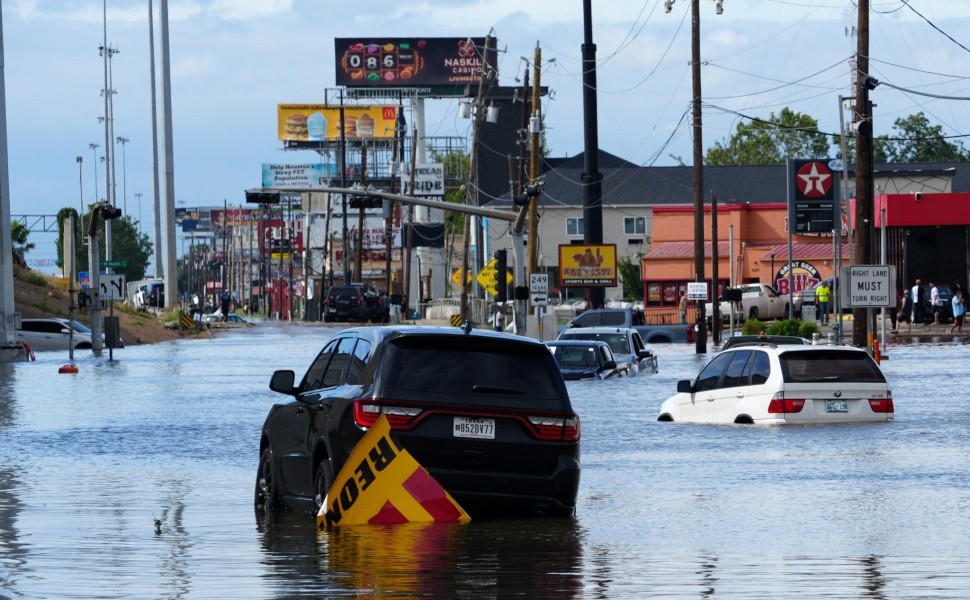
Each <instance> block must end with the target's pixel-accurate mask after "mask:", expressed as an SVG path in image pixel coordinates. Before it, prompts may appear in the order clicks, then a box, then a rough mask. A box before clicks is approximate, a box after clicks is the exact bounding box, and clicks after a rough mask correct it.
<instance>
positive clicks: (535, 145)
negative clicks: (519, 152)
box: [498, 43, 542, 314]
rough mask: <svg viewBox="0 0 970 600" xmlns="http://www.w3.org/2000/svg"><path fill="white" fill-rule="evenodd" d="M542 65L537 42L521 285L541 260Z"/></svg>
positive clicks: (501, 275) (501, 274)
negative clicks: (524, 265)
mask: <svg viewBox="0 0 970 600" xmlns="http://www.w3.org/2000/svg"><path fill="white" fill-rule="evenodd" d="M541 65H542V50H541V49H540V48H539V44H538V43H536V49H535V60H534V63H533V65H532V68H533V73H534V76H533V78H532V79H533V81H532V118H531V119H529V133H530V134H531V136H530V137H531V140H530V142H531V143H530V146H529V188H530V191H533V193H531V194H526V195H527V196H528V198H529V237H528V242H527V245H528V252H529V269H528V271H527V272H526V277H527V278H526V279H525V280H523V282H522V283H521V284H520V285H524V284H525V283H527V282H528V281H529V280H528V276H529V275H531V274H532V273H535V272H536V269H537V263H538V260H539V244H538V241H539V193H538V190H539V181H538V179H539V155H540V153H541V150H542V149H541V148H540V146H539V142H540V137H539V132H540V130H541V123H542V117H541V114H540V108H541V104H540V100H541V96H540V89H539V76H540V73H541ZM498 276H499V277H505V274H504V273H499V274H498ZM528 310H529V313H530V314H532V313H533V312H534V311H535V307H534V306H532V304H531V303H530V304H529V308H528Z"/></svg>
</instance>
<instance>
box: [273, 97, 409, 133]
mask: <svg viewBox="0 0 970 600" xmlns="http://www.w3.org/2000/svg"><path fill="white" fill-rule="evenodd" d="M343 112H344V118H343V130H344V131H345V137H346V139H348V140H358V139H394V126H395V124H396V122H397V107H396V106H345V107H344V109H343ZM276 121H277V131H278V133H279V139H280V141H284V142H324V141H328V140H329V141H339V140H340V132H341V123H340V107H339V106H329V105H326V104H278V105H277V109H276Z"/></svg>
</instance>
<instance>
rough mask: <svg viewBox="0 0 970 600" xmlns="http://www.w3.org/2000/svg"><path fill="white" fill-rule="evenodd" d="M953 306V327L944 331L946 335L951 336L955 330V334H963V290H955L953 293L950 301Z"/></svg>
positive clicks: (965, 308) (964, 308) (964, 312)
mask: <svg viewBox="0 0 970 600" xmlns="http://www.w3.org/2000/svg"><path fill="white" fill-rule="evenodd" d="M950 303H951V304H952V305H953V326H952V327H950V328H949V329H947V330H946V332H947V333H948V334H952V333H953V330H954V329H955V330H956V332H957V333H963V315H964V314H966V312H967V307H966V306H965V305H964V303H963V290H962V289H957V290H955V291H954V292H953V299H952V300H950Z"/></svg>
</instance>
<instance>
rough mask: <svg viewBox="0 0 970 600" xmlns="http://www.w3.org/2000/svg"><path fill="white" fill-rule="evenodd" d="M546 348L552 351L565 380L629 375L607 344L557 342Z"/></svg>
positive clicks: (581, 341) (548, 344)
mask: <svg viewBox="0 0 970 600" xmlns="http://www.w3.org/2000/svg"><path fill="white" fill-rule="evenodd" d="M546 346H548V347H549V350H550V351H552V355H553V356H554V357H555V359H556V363H557V364H558V365H559V370H560V371H561V372H562V378H563V379H566V380H576V379H609V378H610V377H616V376H620V375H626V374H627V368H626V366H625V365H623V366H619V365H617V363H616V358H614V356H613V351H612V350H611V349H610V345H609V344H607V343H606V342H598V341H594V340H568V341H566V340H557V341H554V342H546Z"/></svg>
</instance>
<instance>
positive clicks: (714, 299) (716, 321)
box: [704, 192, 721, 344]
mask: <svg viewBox="0 0 970 600" xmlns="http://www.w3.org/2000/svg"><path fill="white" fill-rule="evenodd" d="M719 259H720V256H719V255H718V251H717V195H716V194H715V193H714V192H711V335H712V340H713V342H714V343H715V344H720V343H721V315H720V312H721V310H720V309H721V306H720V305H721V302H720V300H719V298H718V294H717V290H718V287H719V286H718V278H719V276H718V272H717V271H718V270H717V267H718V265H717V261H718V260H719ZM704 322H705V323H706V322H707V321H706V320H705V321H704Z"/></svg>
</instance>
